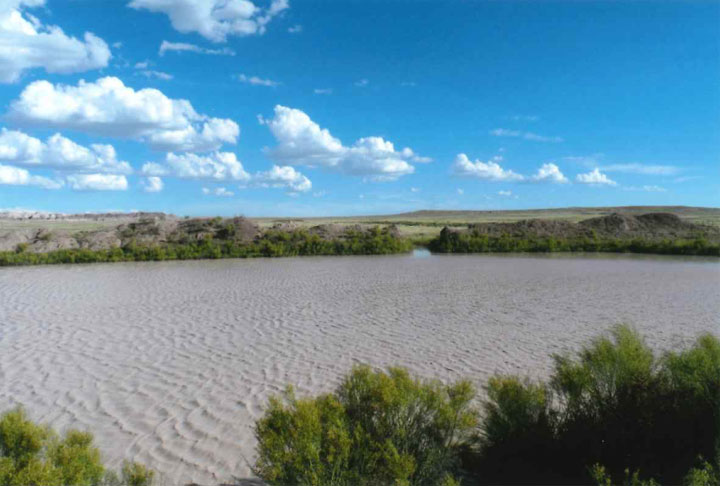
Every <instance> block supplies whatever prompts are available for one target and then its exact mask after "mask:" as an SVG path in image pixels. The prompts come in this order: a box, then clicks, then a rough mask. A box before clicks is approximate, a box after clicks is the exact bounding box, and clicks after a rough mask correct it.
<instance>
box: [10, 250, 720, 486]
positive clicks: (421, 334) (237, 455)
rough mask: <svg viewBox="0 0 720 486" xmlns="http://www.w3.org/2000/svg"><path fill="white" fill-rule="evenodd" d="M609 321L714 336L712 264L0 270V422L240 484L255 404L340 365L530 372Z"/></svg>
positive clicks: (172, 477)
mask: <svg viewBox="0 0 720 486" xmlns="http://www.w3.org/2000/svg"><path fill="white" fill-rule="evenodd" d="M619 322H627V323H631V324H633V325H634V326H636V327H637V328H638V329H639V330H640V331H641V332H643V333H644V334H645V335H646V336H647V339H648V341H649V343H650V344H651V345H652V346H654V347H656V348H658V349H669V348H673V347H677V346H681V345H687V344H689V343H691V342H692V340H693V338H694V337H695V336H697V335H698V334H699V333H701V332H706V331H714V332H720V264H719V263H718V262H717V261H708V260H702V259H685V260H683V259H676V258H661V257H637V256H636V257H632V256H620V257H612V256H606V257H576V256H560V257H558V256H555V257H528V256H458V255H453V256H430V255H427V254H417V255H415V256H389V257H339V258H338V257H334V258H294V259H275V260H265V259H256V260H222V261H200V262H166V263H138V264H110V265H88V266H83V265H75V266H47V267H30V268H4V269H0V409H6V408H8V407H10V406H12V405H13V404H17V403H22V404H23V405H24V406H25V407H26V408H27V409H28V411H29V413H30V415H31V416H32V417H33V418H34V419H37V420H42V421H45V422H49V423H50V424H52V425H53V426H54V427H55V428H57V429H60V430H63V429H65V428H68V427H79V428H82V429H91V430H92V431H93V432H94V433H95V435H96V438H97V442H98V443H99V445H100V447H101V450H102V452H103V454H104V457H105V458H106V460H107V461H108V462H110V464H113V465H117V464H119V462H120V461H121V460H122V459H123V458H128V459H134V460H137V461H141V462H144V463H147V464H148V465H150V466H152V467H153V468H156V469H157V470H159V471H160V472H161V473H162V474H163V476H164V478H165V480H166V482H167V483H168V484H183V483H186V482H190V481H196V482H199V483H206V484H212V483H217V482H221V481H227V480H229V479H230V478H231V477H232V476H240V477H247V476H250V475H251V474H250V470H249V468H248V465H247V464H248V463H247V461H252V460H253V448H254V438H253V432H252V425H253V422H254V420H255V419H257V418H258V417H259V416H260V415H261V413H262V408H263V405H264V403H266V400H267V397H268V396H269V395H270V394H273V393H276V392H278V391H280V390H281V389H283V388H284V386H285V385H286V384H288V383H292V384H294V385H295V386H296V388H297V390H298V393H299V394H305V393H315V392H318V391H327V390H329V389H331V388H332V387H333V386H334V385H335V384H336V383H337V380H338V378H339V377H340V376H341V375H343V374H344V373H345V372H347V371H348V370H349V369H350V368H351V366H352V365H353V364H354V363H369V364H372V365H375V366H387V365H391V364H401V365H404V366H406V367H408V368H410V369H411V370H412V371H413V372H415V373H416V374H418V375H421V376H424V377H436V378H440V379H443V380H453V379H456V378H459V377H470V378H472V379H473V380H475V381H476V382H477V383H478V384H482V382H483V381H484V380H485V379H486V378H487V377H488V376H489V375H491V374H493V373H495V372H511V373H528V374H531V375H533V376H543V375H544V374H546V373H547V371H548V369H549V365H550V360H549V355H550V354H551V353H554V352H567V351H570V350H573V349H577V347H578V346H579V345H580V344H581V343H583V342H585V341H586V340H587V339H588V338H590V337H592V336H595V335H597V334H598V333H599V332H602V331H603V330H606V329H607V328H608V327H610V326H611V325H613V324H615V323H619Z"/></svg>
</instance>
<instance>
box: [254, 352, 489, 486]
mask: <svg viewBox="0 0 720 486" xmlns="http://www.w3.org/2000/svg"><path fill="white" fill-rule="evenodd" d="M473 395H474V390H473V388H472V386H471V385H470V384H469V382H465V381H461V382H458V383H456V384H454V385H451V386H445V385H442V384H440V383H439V382H436V381H432V382H421V381H418V380H415V379H413V378H411V377H410V375H409V374H408V373H407V371H405V370H403V369H400V368H391V369H389V370H388V372H387V373H383V372H373V371H372V370H371V369H370V368H368V367H364V366H361V367H356V368H354V369H353V371H352V372H351V373H350V375H349V376H348V377H346V378H345V380H344V381H343V382H342V383H341V385H340V386H339V387H338V389H337V390H336V392H335V393H333V394H327V395H321V396H319V397H316V398H309V399H297V398H295V397H294V394H293V393H292V392H289V393H287V394H286V396H285V399H284V400H281V399H280V398H273V399H272V400H271V401H270V406H269V409H268V410H267V412H266V413H265V415H264V416H263V418H261V419H260V420H259V421H258V423H257V424H256V436H257V439H258V459H257V462H256V464H255V472H256V474H257V475H258V476H260V477H261V478H262V479H264V480H265V481H267V482H268V483H269V484H273V485H274V484H278V485H279V484H282V485H285V484H293V485H296V484H297V485H317V486H320V485H323V486H325V485H338V486H340V485H368V486H370V485H376V484H396V485H407V486H410V485H428V486H429V485H433V486H434V485H438V484H445V485H448V486H449V485H451V484H457V483H455V479H454V478H453V477H452V475H453V473H455V472H456V470H457V467H458V461H459V445H460V444H461V443H462V442H463V440H464V439H465V438H466V437H467V435H468V434H469V433H470V431H471V430H472V429H473V427H474V425H475V413H474V412H473V411H472V410H471V409H470V401H471V400H472V398H473Z"/></svg>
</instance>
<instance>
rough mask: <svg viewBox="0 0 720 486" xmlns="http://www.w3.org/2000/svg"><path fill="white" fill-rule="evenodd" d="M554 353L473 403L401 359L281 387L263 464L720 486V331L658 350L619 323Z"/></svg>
mask: <svg viewBox="0 0 720 486" xmlns="http://www.w3.org/2000/svg"><path fill="white" fill-rule="evenodd" d="M554 359H555V365H554V369H553V372H552V374H551V377H550V379H549V380H548V381H547V382H531V381H529V380H527V379H523V378H521V377H517V376H495V377H493V378H492V379H491V380H490V381H489V382H488V384H487V386H486V391H487V397H486V398H485V399H484V401H483V410H482V412H481V413H477V414H476V413H475V412H473V411H472V410H471V408H470V403H471V401H472V398H473V390H472V387H471V386H470V384H469V383H468V382H459V383H457V384H455V385H450V386H443V385H440V384H438V383H422V382H419V381H417V380H413V379H412V378H410V376H409V375H408V374H407V372H406V371H403V370H402V369H397V368H393V369H391V370H390V371H389V372H388V373H382V372H373V371H371V370H370V369H368V368H366V367H360V368H356V369H354V370H353V372H352V373H351V374H350V375H349V376H348V377H347V378H346V379H345V380H344V381H343V383H342V384H341V385H340V387H339V388H338V389H337V390H336V392H335V393H332V394H327V395H321V396H319V397H316V398H304V399H297V398H295V397H294V395H293V394H292V393H290V394H288V395H287V396H286V397H285V399H284V400H283V399H281V398H274V399H273V400H271V402H270V407H269V409H268V410H267V412H266V414H265V416H264V417H263V418H262V419H261V420H260V421H259V422H258V423H257V426H256V435H257V439H258V443H259V446H258V460H257V463H256V467H255V471H256V473H257V474H258V476H260V477H261V478H263V479H264V480H266V481H267V482H268V483H269V484H272V485H285V484H298V485H318V486H320V485H350V484H367V485H370V484H382V485H385V484H388V485H389V484H393V485H395V484H400V485H437V484H456V483H455V481H457V479H458V478H462V479H463V484H598V485H601V486H609V485H611V484H626V485H628V486H650V485H654V484H686V485H691V486H720V467H719V466H720V340H718V339H717V338H716V337H714V336H711V335H704V336H702V337H700V338H699V339H698V340H697V342H696V343H695V344H694V346H692V347H691V348H690V349H687V350H684V351H680V352H672V353H668V354H666V355H664V356H662V357H658V356H655V355H654V354H653V352H652V350H650V349H649V348H648V346H647V345H646V344H645V343H644V341H643V340H642V338H641V337H640V336H639V335H638V334H637V333H636V332H635V331H633V330H632V329H631V328H629V327H625V326H621V327H617V328H615V329H614V330H613V331H612V333H611V334H610V336H608V337H600V338H598V339H596V340H594V341H592V342H591V343H589V344H588V345H587V346H586V347H584V348H583V349H582V350H581V351H580V352H579V353H577V355H575V356H555V358H554ZM476 422H477V424H478V425H477V427H475V426H474V424H475V423H476ZM471 431H474V434H471V433H470V432H471Z"/></svg>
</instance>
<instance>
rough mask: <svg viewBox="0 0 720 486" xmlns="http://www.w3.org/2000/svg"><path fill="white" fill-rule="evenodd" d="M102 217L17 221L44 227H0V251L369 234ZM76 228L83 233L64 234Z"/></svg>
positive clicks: (328, 227)
mask: <svg viewBox="0 0 720 486" xmlns="http://www.w3.org/2000/svg"><path fill="white" fill-rule="evenodd" d="M104 216H107V215H103V216H98V215H93V216H92V218H88V219H85V218H82V217H80V216H78V215H73V216H62V217H58V216H56V215H40V216H37V215H34V217H32V218H27V217H26V218H24V219H22V221H24V222H28V220H29V219H32V220H34V221H36V220H38V219H40V220H42V221H43V222H44V223H45V224H39V225H35V226H20V227H13V228H10V229H4V230H3V229H2V228H0V251H28V252H32V253H45V252H49V251H54V250H63V249H89V250H106V249H111V248H120V247H124V246H127V245H137V246H156V245H160V246H162V245H168V244H191V243H197V242H201V241H204V240H208V239H211V240H216V241H232V242H234V243H239V244H243V243H251V242H253V241H255V240H257V239H259V238H261V237H262V236H263V235H264V234H266V233H267V232H268V231H282V232H294V231H307V232H308V233H310V234H311V235H316V236H318V237H320V238H322V239H325V240H335V239H343V238H346V237H348V235H350V234H352V233H358V232H365V231H368V230H369V226H368V225H339V224H322V225H317V226H312V227H310V228H304V227H301V226H298V225H295V224H293V223H282V224H277V225H275V226H273V227H271V228H269V229H267V230H265V231H263V230H262V229H261V228H260V227H259V226H258V225H257V224H255V223H254V222H253V221H251V220H249V219H247V218H244V217H235V218H185V219H180V218H177V217H175V216H170V215H165V214H162V213H157V214H156V213H137V214H133V215H127V214H125V215H123V216H122V217H118V218H117V219H110V220H108V219H107V218H106V217H104ZM6 219H10V218H6ZM98 221H101V222H103V223H104V224H103V225H102V226H101V227H99V228H95V229H88V228H92V225H91V224H89V223H97V222H98ZM83 223H88V224H86V225H83ZM78 224H80V226H81V227H82V228H83V229H81V230H77V229H68V227H73V225H78ZM390 234H392V235H393V236H396V237H399V232H398V231H397V228H395V227H394V225H391V227H390Z"/></svg>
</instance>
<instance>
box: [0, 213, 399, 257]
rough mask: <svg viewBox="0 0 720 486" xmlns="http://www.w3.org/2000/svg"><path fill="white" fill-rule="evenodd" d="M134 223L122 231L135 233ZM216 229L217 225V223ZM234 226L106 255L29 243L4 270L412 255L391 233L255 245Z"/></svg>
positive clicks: (290, 238) (285, 236)
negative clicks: (35, 248) (40, 249)
mask: <svg viewBox="0 0 720 486" xmlns="http://www.w3.org/2000/svg"><path fill="white" fill-rule="evenodd" d="M133 224H135V223H131V225H129V228H127V229H125V230H124V231H125V232H126V233H127V235H126V236H128V237H129V238H130V236H129V235H131V234H134V233H132V231H134V229H133V228H134V226H132V225H133ZM213 224H215V223H213ZM235 233H236V230H235V227H234V226H233V225H232V224H228V225H226V226H224V227H220V228H219V230H218V233H217V234H216V237H213V236H212V235H211V234H209V233H208V234H206V235H205V236H204V237H203V238H201V239H200V240H199V241H183V242H180V243H166V244H163V245H154V246H141V245H138V244H137V242H136V241H135V240H134V239H133V238H130V239H129V240H128V242H127V243H126V244H125V245H124V246H123V247H122V248H113V249H108V250H88V249H68V250H55V251H51V252H47V253H32V252H29V251H25V250H27V244H23V243H21V244H20V245H25V246H24V247H20V245H19V248H18V250H17V251H15V252H10V251H5V252H0V266H8V265H43V264H57V263H102V262H120V261H141V262H144V261H163V260H196V259H216V258H251V257H287V256H314V255H386V254H394V253H404V252H409V251H411V250H412V248H413V243H412V242H411V241H410V240H407V239H403V238H399V237H397V236H396V235H395V234H393V232H392V231H391V230H390V229H388V228H370V229H368V230H367V231H356V230H352V229H348V230H346V231H345V233H343V234H341V235H339V236H337V237H336V238H334V239H324V238H321V237H320V236H318V235H315V234H310V233H309V232H308V231H306V230H302V229H300V230H295V231H292V232H287V231H277V230H268V231H266V232H265V233H264V234H263V235H262V236H260V237H258V238H257V239H255V240H254V241H252V242H242V241H239V240H236V238H235V236H236V235H235Z"/></svg>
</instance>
